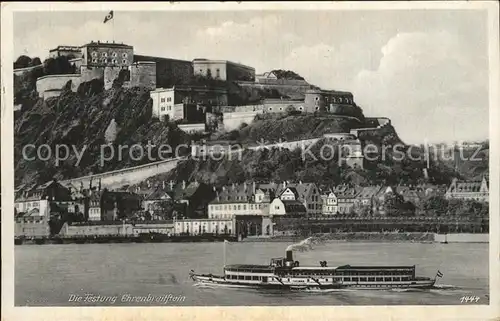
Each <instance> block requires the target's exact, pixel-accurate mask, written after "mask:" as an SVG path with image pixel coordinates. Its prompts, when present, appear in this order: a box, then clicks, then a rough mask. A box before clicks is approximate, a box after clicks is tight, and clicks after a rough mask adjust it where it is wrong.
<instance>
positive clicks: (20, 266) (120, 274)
mask: <svg viewBox="0 0 500 321" xmlns="http://www.w3.org/2000/svg"><path fill="white" fill-rule="evenodd" d="M288 244H290V243H278V242H269V243H231V244H228V245H227V246H226V248H227V250H226V262H227V263H228V264H230V263H247V264H268V263H269V258H271V257H280V256H284V254H285V253H284V251H285V248H286V246H287V245H288ZM488 257H489V256H488V244H474V243H468V244H453V243H450V244H420V243H346V242H345V243H343V242H338V243H328V244H324V245H318V246H317V247H316V248H315V249H314V250H313V251H309V252H298V253H294V259H295V260H299V261H300V264H301V266H304V265H319V263H318V262H319V261H320V260H326V261H327V262H328V265H329V266H335V265H343V264H351V265H416V268H417V272H416V273H417V275H419V276H429V277H434V276H435V275H436V271H437V270H440V271H441V272H443V274H444V276H443V278H441V279H438V282H437V288H435V289H430V290H352V289H348V290H335V291H330V292H280V291H273V292H263V291H257V290H248V289H228V288H204V287H198V286H194V285H193V282H192V280H191V279H190V278H189V276H188V273H189V271H190V270H191V269H194V270H195V271H196V272H202V273H214V274H219V273H220V272H221V267H222V265H223V261H224V254H223V243H150V244H81V245H78V244H68V245H22V246H16V247H15V260H16V267H15V305H16V306H92V305H106V306H112V305H113V306H124V305H125V306H126V305H165V306H172V305H182V306H189V305H193V306H214V305H219V306H229V305H402V304H404V305H419V304H424V305H450V304H461V298H462V297H463V296H474V297H478V301H477V304H488V303H489V286H488V284H489V281H488V280H489V278H488ZM78 298H80V302H77V299H78ZM113 298H114V299H113ZM165 298H170V299H165ZM132 300H135V302H131V301H132ZM148 300H149V301H148ZM155 300H156V301H155ZM86 301H94V303H90V302H86ZM101 301H102V302H101ZM157 301H159V302H160V303H158V302H157ZM174 301H175V302H174ZM96 302H97V303H96Z"/></svg>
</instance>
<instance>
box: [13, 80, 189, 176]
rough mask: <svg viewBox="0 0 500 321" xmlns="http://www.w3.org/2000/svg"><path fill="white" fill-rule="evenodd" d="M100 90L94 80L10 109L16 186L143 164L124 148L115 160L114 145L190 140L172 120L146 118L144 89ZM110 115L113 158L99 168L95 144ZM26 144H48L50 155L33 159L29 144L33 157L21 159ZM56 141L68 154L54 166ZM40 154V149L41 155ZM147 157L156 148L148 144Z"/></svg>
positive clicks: (102, 141) (148, 108) (102, 138)
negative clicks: (113, 129) (113, 130)
mask: <svg viewBox="0 0 500 321" xmlns="http://www.w3.org/2000/svg"><path fill="white" fill-rule="evenodd" d="M102 88H103V87H102V82H101V81H99V80H94V81H91V82H88V83H82V84H81V85H80V86H79V88H78V92H77V93H74V92H71V91H70V90H69V89H68V90H65V91H64V92H63V94H62V95H61V96H60V97H57V98H49V99H47V100H46V101H43V100H42V99H35V100H33V101H32V103H31V104H27V105H25V106H24V108H23V109H22V110H21V111H19V112H16V114H15V123H14V135H15V139H14V157H15V164H16V166H15V180H16V184H19V183H29V184H33V183H35V182H38V183H44V182H46V181H47V180H50V179H52V177H56V178H58V179H63V178H71V177H78V176H81V175H87V174H91V173H98V172H105V171H109V170H113V169H119V168H125V167H129V166H134V165H140V164H143V163H146V162H148V160H147V157H144V158H142V159H139V157H138V156H135V157H136V159H139V160H138V161H134V160H133V159H132V158H131V157H130V153H129V149H124V150H123V153H122V157H121V158H119V156H118V147H117V146H118V145H122V146H129V147H130V146H132V145H134V144H141V145H142V146H144V148H145V146H146V144H147V142H148V141H151V143H152V144H154V145H159V144H170V145H171V146H174V147H175V146H177V145H178V144H181V143H188V142H189V141H190V140H191V138H190V137H189V136H188V135H187V134H185V133H184V132H182V131H181V130H179V129H178V128H177V126H176V125H175V124H172V123H169V124H165V123H161V122H159V121H157V120H151V101H150V98H149V93H148V92H147V91H144V90H142V89H140V88H132V89H122V88H113V89H111V90H108V91H103V90H102ZM113 119H114V120H115V122H116V125H117V131H116V133H115V135H112V136H115V137H114V143H113V144H114V150H115V151H116V152H115V157H114V159H113V160H110V161H104V166H102V167H101V166H100V163H101V157H100V154H101V149H100V146H101V145H102V144H106V143H107V142H106V140H105V133H106V130H107V128H108V126H109V124H110V123H111V122H112V120H113ZM108 136H109V135H108ZM27 144H33V145H35V146H36V147H39V146H41V145H43V144H46V145H48V146H50V147H51V150H52V153H53V154H52V157H51V158H50V159H49V160H48V161H42V160H40V159H39V157H36V150H34V149H33V148H30V149H28V150H27V155H26V156H27V158H36V160H33V161H30V160H27V159H25V158H24V157H23V154H22V150H23V146H26V145H27ZM58 144H65V145H67V146H69V148H70V156H69V158H68V159H67V160H65V161H63V162H61V163H60V164H56V162H55V157H54V153H55V148H56V145H58ZM84 146H87V148H86V150H85V152H84V153H83V157H82V158H81V161H80V163H79V164H78V166H76V163H77V159H78V158H77V156H76V154H75V152H74V150H76V151H78V152H79V153H81V151H82V150H83V148H84ZM61 150H62V149H61ZM105 151H106V154H105V157H108V156H109V153H110V152H109V151H110V149H106V150H105ZM45 153H46V150H45V151H44V154H42V157H44V156H45V155H46V154H45ZM64 153H65V151H64V150H62V151H61V155H63V156H64ZM151 155H153V156H154V157H157V155H158V152H157V149H155V148H153V149H152V153H151ZM155 155H156V156H155ZM132 156H134V154H132ZM156 160H158V159H156Z"/></svg>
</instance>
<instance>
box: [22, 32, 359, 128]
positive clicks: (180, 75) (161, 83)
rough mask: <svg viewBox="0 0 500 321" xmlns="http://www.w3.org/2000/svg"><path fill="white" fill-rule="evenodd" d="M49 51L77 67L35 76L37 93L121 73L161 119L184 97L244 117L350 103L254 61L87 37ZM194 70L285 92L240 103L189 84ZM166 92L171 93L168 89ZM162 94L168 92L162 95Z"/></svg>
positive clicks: (108, 81) (337, 108)
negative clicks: (160, 53)
mask: <svg viewBox="0 0 500 321" xmlns="http://www.w3.org/2000/svg"><path fill="white" fill-rule="evenodd" d="M49 54H50V57H51V58H57V57H59V56H66V57H69V58H71V59H70V62H71V63H72V64H73V65H74V66H75V70H77V72H76V73H75V74H64V75H48V76H43V77H40V78H38V79H37V81H36V89H37V92H38V94H39V96H40V97H41V98H43V99H47V98H50V97H56V96H59V95H60V94H61V91H62V88H63V87H64V86H65V85H66V84H67V83H68V81H71V89H72V90H73V91H76V90H77V88H78V86H79V85H80V84H81V83H82V82H88V81H91V80H93V79H101V80H103V82H104V88H105V89H110V88H111V87H112V86H113V83H114V81H115V80H116V79H118V77H119V76H120V77H121V82H122V86H123V87H125V88H130V87H144V88H146V89H148V90H150V91H151V97H152V99H153V101H154V104H153V114H154V117H157V118H160V119H161V118H163V117H166V116H167V115H168V116H169V117H170V118H171V119H172V118H176V117H177V118H178V114H179V113H177V114H174V108H173V107H174V106H173V104H180V103H184V102H186V101H189V103H192V104H197V105H200V106H204V107H209V108H208V109H209V110H218V111H220V112H221V113H227V115H228V116H229V118H234V117H235V116H236V118H238V117H240V116H243V118H246V117H245V113H248V114H249V115H250V114H254V112H271V113H274V112H286V111H291V110H295V111H297V112H315V111H318V110H323V111H327V112H329V113H333V114H345V115H349V114H350V113H349V112H350V110H351V108H350V107H354V106H355V103H354V98H353V95H352V93H350V92H341V91H328V90H321V89H319V88H318V87H315V86H312V85H310V84H308V83H307V82H306V81H305V80H304V79H303V78H302V77H300V76H298V75H296V74H295V76H298V77H293V78H290V77H288V75H287V77H282V74H283V72H282V71H271V72H266V73H263V74H260V75H259V74H257V75H256V74H255V69H254V68H253V67H250V66H246V65H243V64H240V63H235V62H231V61H226V60H209V59H202V58H197V59H194V60H193V61H187V60H178V59H171V58H163V57H153V56H144V55H136V54H134V47H133V46H130V45H127V44H123V43H115V42H101V41H97V42H95V41H91V42H90V43H87V44H84V45H82V46H58V47H57V48H54V49H52V50H50V52H49ZM37 67H38V66H37ZM37 67H34V68H37ZM40 67H43V66H40ZM14 73H15V74H20V73H22V70H15V71H14ZM286 73H290V72H286ZM291 73H292V74H294V73H293V72H291ZM193 76H201V77H204V78H208V79H214V80H219V81H221V82H222V83H223V82H226V83H233V84H236V85H237V86H238V87H239V89H240V90H243V91H247V92H253V91H259V90H274V91H275V96H276V92H279V93H281V94H283V93H284V94H283V95H284V96H285V97H283V96H281V97H280V96H279V95H278V97H273V98H266V99H264V100H262V101H260V103H257V105H246V106H241V103H235V102H234V101H232V100H231V98H232V97H231V94H230V92H229V90H228V88H227V87H226V88H224V87H223V86H221V85H218V86H215V87H214V86H208V87H207V86H200V85H199V84H198V85H193V84H192V83H190V81H191V80H192V79H193ZM216 87H217V88H216ZM169 92H170V93H171V94H167V93H169ZM164 95H169V97H163V96H164ZM170 96H171V97H170ZM233 96H234V95H233ZM174 98H175V99H174ZM174 100H175V102H174ZM169 103H171V104H169ZM212 107H216V108H212ZM234 113H242V114H234Z"/></svg>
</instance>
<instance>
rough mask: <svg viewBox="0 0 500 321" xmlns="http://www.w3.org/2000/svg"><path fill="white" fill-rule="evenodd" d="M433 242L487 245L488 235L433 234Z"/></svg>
mask: <svg viewBox="0 0 500 321" xmlns="http://www.w3.org/2000/svg"><path fill="white" fill-rule="evenodd" d="M434 241H435V242H438V243H444V242H445V241H446V242H448V243H489V241H490V235H489V234H488V233H460V234H458V233H456V234H434Z"/></svg>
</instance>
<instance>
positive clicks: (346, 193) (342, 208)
mask: <svg viewBox="0 0 500 321" xmlns="http://www.w3.org/2000/svg"><path fill="white" fill-rule="evenodd" d="M333 193H334V194H335V196H336V197H337V211H338V213H339V214H353V213H355V210H356V207H355V206H356V195H358V193H359V190H358V189H356V187H354V186H350V185H346V184H342V185H338V186H335V188H334V189H333Z"/></svg>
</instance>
